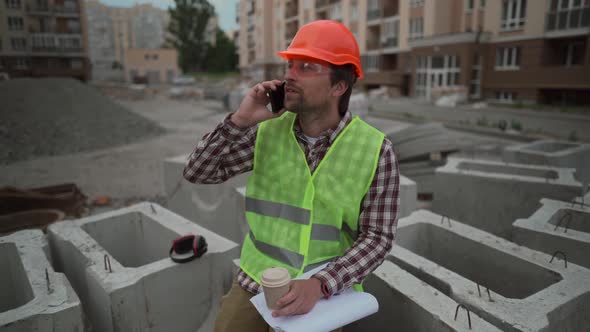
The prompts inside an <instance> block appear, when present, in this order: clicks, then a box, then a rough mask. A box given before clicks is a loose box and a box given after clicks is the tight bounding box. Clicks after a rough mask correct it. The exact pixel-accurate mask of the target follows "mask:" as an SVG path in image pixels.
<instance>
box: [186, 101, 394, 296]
mask: <svg viewBox="0 0 590 332" xmlns="http://www.w3.org/2000/svg"><path fill="white" fill-rule="evenodd" d="M230 117H231V114H230V115H228V116H227V117H226V118H225V119H224V120H223V121H222V122H221V123H220V124H219V125H218V126H217V127H216V128H215V130H214V131H213V132H211V133H208V134H206V135H205V136H204V137H203V139H202V140H201V141H200V142H199V144H198V145H197V147H196V148H195V150H194V152H193V153H192V154H191V155H190V158H189V160H188V162H187V165H186V167H185V169H184V172H183V175H184V177H185V179H187V180H188V181H190V182H193V183H203V184H214V183H221V182H224V181H226V180H227V179H229V178H231V177H232V176H234V175H237V174H240V173H244V172H248V171H251V170H252V167H253V161H254V146H255V142H256V133H257V130H258V127H257V126H254V127H251V128H246V129H241V128H239V127H237V126H236V125H234V124H233V123H232V122H231V121H230ZM351 121H352V115H351V114H350V112H347V113H346V114H345V115H344V116H343V117H342V119H341V120H340V122H339V123H338V126H337V127H336V128H333V129H329V130H327V131H325V132H323V133H322V134H321V135H320V136H319V138H318V140H317V141H316V142H315V143H314V144H313V145H312V144H310V143H309V142H308V141H307V140H306V138H305V135H304V134H303V131H302V130H301V128H300V126H299V125H298V121H295V125H294V127H293V130H294V132H295V136H296V137H297V140H298V141H299V144H300V145H301V147H302V148H303V150H304V151H305V155H306V157H307V163H308V165H309V168H310V170H311V171H312V172H313V171H314V170H315V169H316V167H317V166H318V165H319V163H320V162H321V161H322V159H323V158H324V156H325V155H326V152H327V151H328V149H329V148H330V146H331V145H332V143H333V142H334V140H335V139H336V137H337V136H338V134H340V132H342V130H343V129H344V128H345V127H346V126H347V125H348V124H349V123H350V122H351ZM398 206H399V171H398V164H397V159H396V157H395V153H394V151H393V145H392V144H391V142H390V141H389V140H388V139H385V140H384V142H383V145H382V146H381V151H380V157H379V162H378V165H377V170H376V173H375V176H374V178H373V182H372V183H371V186H370V188H369V191H368V192H367V194H366V195H365V197H364V199H363V202H362V206H361V210H360V211H361V213H360V215H359V220H358V227H359V229H358V231H359V236H358V238H357V240H356V242H355V243H354V244H353V245H352V247H350V248H349V249H348V250H347V251H346V252H345V253H344V254H343V255H342V256H340V257H338V258H337V259H336V260H334V261H332V262H331V263H329V264H328V266H327V267H326V268H324V269H323V270H321V271H320V272H318V273H317V274H315V275H314V277H315V278H318V279H320V280H321V281H322V286H323V291H324V294H325V295H327V296H329V295H332V294H337V293H340V292H341V291H343V290H345V289H347V288H349V287H351V286H352V285H353V284H355V283H359V282H361V281H362V280H363V279H364V278H365V277H366V276H367V275H368V274H369V273H371V272H372V271H373V270H375V269H376V268H377V267H378V266H379V265H381V263H382V262H383V260H384V259H385V256H386V255H387V253H388V252H389V251H390V250H391V248H392V246H393V242H394V239H395V233H396V228H397V211H398ZM237 279H238V282H239V284H240V286H241V287H242V288H243V289H244V290H246V291H249V292H250V293H258V292H260V290H261V287H260V286H259V285H258V284H257V283H256V282H255V281H254V280H252V278H250V277H249V276H248V275H247V274H246V273H245V272H244V271H242V270H240V272H239V273H238V277H237Z"/></svg>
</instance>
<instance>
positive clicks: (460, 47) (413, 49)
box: [238, 0, 590, 105]
mask: <svg viewBox="0 0 590 332" xmlns="http://www.w3.org/2000/svg"><path fill="white" fill-rule="evenodd" d="M238 13H239V14H238V15H239V23H240V32H239V35H240V38H239V41H240V42H239V50H240V69H241V72H242V73H243V74H244V75H248V76H251V78H252V79H253V80H259V79H268V78H274V77H277V75H280V74H281V72H280V71H281V68H282V63H284V61H283V60H282V59H281V58H279V57H278V56H277V55H276V52H277V51H279V50H282V49H284V48H286V47H287V46H288V45H289V43H290V41H291V39H292V38H293V36H294V35H295V33H296V32H297V30H298V29H299V27H301V26H302V25H304V24H306V23H308V22H310V21H312V20H317V19H332V20H337V21H340V22H342V23H343V24H345V25H346V26H347V27H348V28H349V29H350V30H351V31H352V32H353V34H354V35H355V36H356V37H357V41H358V42H359V47H360V50H361V56H362V62H363V70H364V72H365V78H364V79H362V80H360V81H359V83H358V84H359V85H360V86H362V87H364V88H365V89H373V88H378V87H382V88H386V89H387V91H388V93H389V94H390V95H394V96H395V95H409V96H414V97H418V98H425V99H430V98H431V96H432V92H433V90H434V89H436V88H445V87H457V86H458V87H462V88H464V89H465V90H466V91H467V93H468V96H469V98H470V99H471V100H482V99H483V100H494V101H499V102H535V103H551V104H585V105H587V104H590V0H534V1H533V0H528V1H527V0H487V1H486V0H299V1H298V0H285V1H280V0H274V1H271V0H241V1H240V10H239V11H238ZM269 44H270V45H269ZM252 73H255V74H256V75H252Z"/></svg>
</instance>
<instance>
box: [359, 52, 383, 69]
mask: <svg viewBox="0 0 590 332" xmlns="http://www.w3.org/2000/svg"><path fill="white" fill-rule="evenodd" d="M363 62H364V63H363V69H364V70H365V71H366V72H376V71H379V62H380V61H379V55H365V56H363Z"/></svg>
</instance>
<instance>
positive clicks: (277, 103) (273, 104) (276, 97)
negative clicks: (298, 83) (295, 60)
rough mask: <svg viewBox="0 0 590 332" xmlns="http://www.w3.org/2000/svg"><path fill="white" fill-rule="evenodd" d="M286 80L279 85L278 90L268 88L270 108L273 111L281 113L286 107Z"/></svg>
mask: <svg viewBox="0 0 590 332" xmlns="http://www.w3.org/2000/svg"><path fill="white" fill-rule="evenodd" d="M285 83H286V82H285V81H283V83H281V85H278V86H277V89H276V90H268V92H267V93H268V97H269V98H270V110H271V112H273V113H279V112H280V111H281V110H282V109H283V108H284V107H285Z"/></svg>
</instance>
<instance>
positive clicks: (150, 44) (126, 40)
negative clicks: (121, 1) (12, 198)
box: [86, 0, 169, 80]
mask: <svg viewBox="0 0 590 332" xmlns="http://www.w3.org/2000/svg"><path fill="white" fill-rule="evenodd" d="M86 16H87V17H88V30H89V33H88V39H89V42H90V46H89V53H90V61H91V62H92V72H93V75H92V76H93V77H94V79H96V80H123V79H124V78H125V77H128V76H129V75H128V74H129V73H126V70H125V59H126V55H125V51H126V50H127V49H131V48H133V49H159V48H161V47H162V46H163V45H164V43H165V42H166V36H167V33H166V29H167V26H168V22H169V15H168V12H167V11H166V10H163V9H160V8H157V7H154V6H153V5H152V4H149V3H145V4H136V5H134V6H132V7H129V8H125V7H112V6H106V5H104V4H102V3H101V2H100V1H98V0H88V1H86Z"/></svg>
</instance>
